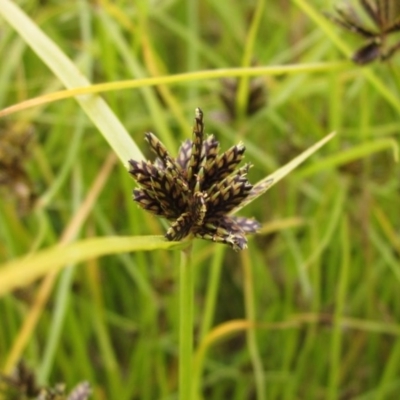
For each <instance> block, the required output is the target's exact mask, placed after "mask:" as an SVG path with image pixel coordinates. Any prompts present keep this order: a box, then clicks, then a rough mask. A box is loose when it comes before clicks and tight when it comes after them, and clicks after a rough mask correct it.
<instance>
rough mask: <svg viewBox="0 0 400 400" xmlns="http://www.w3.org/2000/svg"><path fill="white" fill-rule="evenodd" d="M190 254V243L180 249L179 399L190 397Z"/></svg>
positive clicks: (191, 298)
mask: <svg viewBox="0 0 400 400" xmlns="http://www.w3.org/2000/svg"><path fill="white" fill-rule="evenodd" d="M191 256H192V246H191V245H190V246H189V247H188V248H186V249H184V250H182V251H181V263H180V271H179V282H180V287H179V291H180V293H179V303H180V304H179V324H180V327H179V399H181V400H190V399H191V398H192V397H191V396H192V368H193V297H194V273H193V266H192V265H191Z"/></svg>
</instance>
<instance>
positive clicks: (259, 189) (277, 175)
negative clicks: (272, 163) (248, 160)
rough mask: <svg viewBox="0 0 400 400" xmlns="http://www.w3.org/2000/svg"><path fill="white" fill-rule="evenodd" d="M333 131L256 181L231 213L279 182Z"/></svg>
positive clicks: (330, 137) (320, 145)
mask: <svg viewBox="0 0 400 400" xmlns="http://www.w3.org/2000/svg"><path fill="white" fill-rule="evenodd" d="M335 134H336V133H335V132H332V133H330V134H329V135H327V136H325V137H324V138H323V139H321V140H320V141H319V142H317V143H315V144H314V145H313V146H311V147H310V148H309V149H307V150H306V151H304V152H303V153H301V154H300V155H299V156H297V157H296V158H294V159H293V160H292V161H290V162H289V163H287V164H286V165H284V166H283V167H282V168H279V169H278V170H277V171H275V172H274V173H272V174H270V175H268V176H267V177H266V178H264V179H262V180H261V181H259V182H257V183H256V184H255V185H254V187H253V190H252V193H251V194H250V195H249V196H248V197H247V198H246V200H245V201H244V202H242V203H241V204H240V206H239V207H237V208H235V209H234V210H233V211H232V214H234V213H236V212H237V211H239V210H241V209H242V208H243V207H245V206H247V205H248V204H249V203H251V202H252V201H254V200H255V199H257V198H258V197H260V196H261V195H263V194H264V193H265V192H266V191H267V190H268V189H269V188H271V187H272V186H273V185H275V184H276V183H277V182H279V181H280V180H281V179H282V178H284V177H285V176H286V175H288V174H289V173H290V172H292V171H293V170H294V169H295V168H296V167H297V166H299V165H300V164H301V163H302V162H304V161H305V160H306V159H307V158H308V157H310V156H311V155H312V154H314V153H315V152H316V151H317V150H318V149H319V148H321V147H322V146H323V145H324V144H326V143H327V142H328V141H329V140H331V139H332V138H333V137H334V136H335Z"/></svg>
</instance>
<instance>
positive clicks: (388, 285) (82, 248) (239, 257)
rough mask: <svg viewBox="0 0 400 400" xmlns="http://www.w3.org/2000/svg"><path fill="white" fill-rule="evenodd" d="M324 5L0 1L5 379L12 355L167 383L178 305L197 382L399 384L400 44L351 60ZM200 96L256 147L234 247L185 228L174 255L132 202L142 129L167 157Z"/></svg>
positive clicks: (232, 393)
mask: <svg viewBox="0 0 400 400" xmlns="http://www.w3.org/2000/svg"><path fill="white" fill-rule="evenodd" d="M353 1H357V0H353ZM331 3H332V2H324V1H321V0H312V1H305V0H292V1H289V2H266V1H262V0H259V1H257V2H242V1H232V2H230V3H229V7H227V6H226V4H227V3H226V2H217V1H208V2H197V1H194V0H189V1H187V2H184V1H181V0H172V1H169V0H161V1H158V2H145V1H142V0H140V1H135V2H131V1H124V0H117V1H107V0H101V1H97V2H93V1H89V0H77V1H74V2H64V1H59V0H47V1H43V0H42V1H39V0H22V1H19V2H14V1H11V0H2V2H1V6H0V20H1V25H0V26H1V28H0V29H1V35H0V49H1V53H2V55H3V59H2V63H1V66H0V87H1V90H0V108H1V109H2V110H0V116H1V119H0V134H1V135H2V136H0V155H2V159H0V167H3V169H2V170H1V171H0V177H3V179H2V181H1V182H0V190H1V197H0V295H1V297H0V316H1V317H0V318H1V322H0V367H1V369H2V370H3V372H4V373H5V374H6V375H10V374H11V372H12V369H13V367H14V366H15V365H16V364H17V362H18V360H19V359H24V360H26V362H27V364H28V365H29V366H30V367H31V368H32V370H33V371H34V373H35V376H36V378H37V382H38V385H40V386H45V387H56V386H55V385H56V384H57V383H58V382H62V383H64V384H65V385H66V387H67V388H73V387H75V386H76V384H77V383H78V382H82V381H88V382H90V385H91V387H92V390H93V396H92V397H93V398H95V399H102V398H106V399H122V400H128V399H141V400H147V399H148V400H153V399H164V400H167V399H171V400H172V399H176V398H177V397H178V395H177V393H178V386H179V384H178V382H179V380H181V381H182V376H181V377H180V378H179V371H178V364H179V362H180V361H182V360H179V357H178V354H179V352H181V354H182V351H183V354H184V355H185V357H184V358H185V360H184V362H185V363H186V366H187V364H188V363H190V358H191V354H190V348H191V340H192V339H191V340H189V341H187V342H183V343H182V342H181V343H180V345H181V347H179V345H178V342H179V331H180V328H181V329H182V325H181V322H182V320H183V321H184V327H183V332H188V331H193V334H194V336H193V341H194V363H193V370H192V369H191V368H190V366H187V367H188V370H187V371H186V372H189V373H187V375H190V376H191V378H192V379H193V388H194V394H193V398H194V399H195V398H196V399H200V398H204V399H210V400H219V399H226V398H231V399H247V398H257V399H259V400H263V399H266V398H268V399H272V400H273V399H287V400H291V399H295V398H299V399H345V398H346V399H347V398H358V399H374V400H375V399H392V398H393V399H396V398H397V397H398V394H399V393H400V380H399V378H398V376H399V373H400V370H399V365H400V325H399V323H398V321H399V317H398V316H399V315H400V302H399V301H398V299H399V296H398V293H399V286H400V263H399V257H400V237H399V231H400V225H399V223H400V219H399V217H398V204H399V203H400V198H399V197H400V180H399V176H400V168H399V165H398V164H397V163H396V159H397V158H398V136H399V123H398V120H399V119H398V115H399V112H400V77H399V74H398V67H399V63H400V61H399V60H400V54H399V53H396V54H393V57H392V58H391V59H390V60H387V61H386V62H384V63H383V62H380V61H378V60H376V61H375V62H373V63H371V64H368V66H365V67H360V66H357V65H354V64H353V63H351V62H350V61H349V60H348V58H349V57H350V56H351V54H353V53H354V51H355V50H356V49H359V48H360V46H361V45H362V43H360V39H359V38H357V37H356V36H354V37H353V36H352V35H351V33H343V32H342V31H340V27H337V26H335V25H334V24H332V23H331V21H329V20H328V19H326V18H325V17H324V16H323V14H322V13H320V11H321V10H324V11H327V12H332V7H331V6H332V4H331ZM28 15H29V17H28ZM228 77H229V78H235V77H236V78H237V79H238V81H237V82H236V84H235V83H232V82H230V83H229V85H230V86H229V88H228V89H229V92H228V93H229V94H228V96H227V94H226V93H227V92H226V90H227V89H226V80H225V81H224V80H221V78H225V79H226V78H228ZM255 77H256V79H257V81H254V78H255ZM224 82H225V83H224ZM254 82H256V84H254ZM260 85H261V86H260ZM260 87H261V89H260ZM262 87H263V89H262ZM64 89H67V90H64ZM224 90H225V92H224ZM260 96H261V97H260ZM229 97H232V99H231V101H229ZM71 98H75V99H76V100H77V102H78V103H77V102H76V101H75V100H71ZM248 104H251V107H248ZM196 107H201V108H202V110H203V111H204V113H205V116H206V118H205V122H206V127H205V131H206V133H210V134H211V133H212V134H214V135H215V136H216V137H217V138H218V141H220V142H221V149H229V148H231V147H232V146H233V145H234V144H236V143H238V142H242V143H243V144H244V146H245V147H246V157H245V161H246V162H250V163H252V164H254V167H253V168H252V169H251V170H250V171H249V180H250V181H251V182H258V184H259V185H260V186H259V187H260V188H261V189H260V192H259V193H258V195H260V194H263V196H261V197H258V198H256V197H257V196H254V198H251V199H249V200H254V201H252V202H251V203H250V202H249V203H248V204H247V203H246V204H245V205H246V207H244V208H242V206H240V207H238V208H237V209H236V210H235V211H239V208H240V213H241V215H243V216H245V217H248V218H253V217H254V218H256V219H257V220H258V221H260V222H261V223H262V227H261V233H260V234H258V235H256V236H255V237H253V238H251V239H250V240H249V246H248V247H249V249H248V250H246V251H243V252H240V253H235V252H234V251H232V249H230V248H225V247H223V246H221V245H219V244H215V243H212V242H205V241H200V240H194V242H193V249H192V254H191V259H190V257H188V259H185V257H184V255H185V254H186V255H187V254H188V253H187V252H185V251H181V250H182V249H185V248H187V246H188V245H189V241H184V242H168V241H166V240H165V239H164V238H163V237H162V235H164V234H165V232H166V230H167V226H166V224H164V223H163V222H162V221H161V220H159V219H158V218H157V217H155V216H152V215H150V214H148V213H145V212H144V211H143V210H142V209H140V208H139V207H138V206H137V205H136V204H135V203H134V202H133V201H132V190H133V189H134V185H135V184H134V182H133V180H132V179H131V177H130V176H129V174H128V173H127V170H126V168H127V166H128V160H129V159H134V160H141V159H151V158H152V155H151V154H150V153H149V152H147V146H146V144H145V143H144V141H143V136H144V133H145V132H148V131H153V132H154V133H155V134H156V135H157V136H158V137H159V138H160V140H162V142H163V143H164V144H165V146H166V148H167V149H168V151H169V152H170V154H171V156H172V157H176V156H177V154H178V149H179V147H180V146H181V144H182V142H184V141H185V140H186V139H188V138H190V135H191V126H192V118H193V112H194V110H195V108H196ZM331 131H336V132H337V135H336V136H335V138H334V139H333V140H330V141H329V143H328V144H326V145H325V146H324V147H323V148H322V149H320V150H319V151H318V152H316V153H315V154H314V155H312V157H311V158H310V159H308V160H307V161H306V163H305V164H302V165H301V166H299V164H300V162H303V161H305V159H306V158H308V157H309V156H310V155H311V154H312V153H314V152H315V151H316V150H317V149H318V148H319V147H320V146H322V144H325V143H327V141H328V140H329V139H330V138H331V136H328V137H327V138H326V139H322V138H324V137H326V135H327V133H328V132H331ZM2 132H6V134H3V133H2ZM13 133H15V138H16V140H14V139H12V140H10V139H9V138H10V137H12V135H13ZM27 133H29V135H28V134H27ZM99 133H100V134H99ZM10 135H11V136H10ZM28 136H29V141H28V140H26V141H24V140H22V141H21V140H20V139H21V138H25V137H28ZM5 137H7V141H4V140H3V139H4V138H5ZM104 138H105V139H106V140H104ZM20 142H21V147H20V148H18V143H20ZM315 143H318V145H317V146H316V147H312V146H313V145H314V144H315ZM9 144H12V146H11V147H9ZM10 149H16V151H15V153H12V151H14V150H10ZM142 152H143V154H142ZM393 154H394V156H393ZM299 155H300V156H299ZM5 160H7V163H6V162H5ZM10 160H12V162H10ZM118 160H119V161H120V162H118ZM291 160H293V161H291ZM2 162H3V164H2ZM121 162H122V164H121ZM282 166H283V167H282ZM281 167H282V168H281ZM295 168H296V169H295ZM4 177H6V179H5V178H4ZM15 177H17V178H15ZM283 177H284V178H285V179H283V180H281V179H282V178H283ZM11 178H13V179H11ZM271 178H272V179H273V187H272V188H271V190H269V191H268V192H267V193H264V192H265V190H266V189H267V188H270V187H271V185H270V182H271V181H270V179H271ZM263 185H264V186H263ZM27 199H29V201H27ZM21 204H23V205H24V206H23V207H21V206H20V205H21ZM128 235H129V236H128ZM180 251H181V253H182V255H183V256H182V259H181V262H180V261H179V252H180ZM189 261H190V262H189ZM188 265H189V267H190V270H189V271H188V269H187V268H186V267H187V266H188ZM186 274H188V275H186ZM39 278H40V280H38V279H39ZM179 279H181V280H179ZM185 282H189V283H190V285H192V284H193V285H194V287H187V288H185V287H184V289H185V290H182V286H184V285H185ZM193 296H194V297H193ZM180 299H181V301H179V300H180ZM183 299H186V300H187V301H188V304H185V303H184V301H182V300H183ZM189 303H190V304H189ZM179 304H180V306H181V308H180V307H179ZM191 304H193V306H194V313H193V314H191V315H188V318H182V314H184V313H185V310H186V311H187V310H188V309H189V308H190V305H191ZM181 333H182V330H181ZM188 349H189V350H188ZM187 375H186V376H187ZM184 376H185V375H184ZM180 385H181V387H182V382H180ZM184 390H186V393H188V392H189V391H191V390H192V389H191V388H190V385H188V387H186V388H185V389H184Z"/></svg>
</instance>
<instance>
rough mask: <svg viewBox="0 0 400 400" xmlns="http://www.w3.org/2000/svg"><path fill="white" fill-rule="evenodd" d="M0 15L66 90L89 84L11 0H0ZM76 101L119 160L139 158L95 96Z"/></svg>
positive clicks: (119, 123)
mask: <svg viewBox="0 0 400 400" xmlns="http://www.w3.org/2000/svg"><path fill="white" fill-rule="evenodd" d="M0 15H2V16H3V18H4V19H5V20H6V21H7V22H8V23H9V24H10V25H11V26H12V27H13V28H14V29H15V30H16V31H17V32H18V33H19V34H20V36H21V37H22V38H23V39H24V40H25V42H26V43H27V44H28V45H29V46H30V47H31V48H32V50H33V51H34V52H35V53H36V55H37V56H38V57H39V58H40V59H41V60H42V61H43V62H44V63H45V64H46V65H47V66H48V67H49V68H50V69H51V70H52V71H53V73H54V75H56V76H57V77H58V78H59V79H60V81H61V82H62V83H63V84H64V85H65V87H67V88H68V89H73V88H76V87H82V86H90V82H89V81H88V80H87V79H86V78H85V77H84V76H83V74H82V73H81V72H80V71H79V70H78V69H77V68H76V66H75V65H74V63H73V62H72V61H71V60H70V59H69V58H68V57H67V56H66V55H65V54H64V53H63V52H62V51H61V49H60V48H59V47H58V46H57V45H56V44H55V43H54V42H53V41H52V40H51V39H50V38H49V37H48V36H47V35H45V33H44V32H43V31H42V30H41V29H39V27H38V26H37V25H36V24H35V23H34V22H33V21H32V20H31V19H30V18H29V17H28V16H27V15H26V14H25V13H24V12H23V11H22V10H21V9H20V8H19V7H18V6H17V5H16V4H15V3H14V2H12V1H10V0H2V1H1V7H0ZM76 100H77V101H78V103H79V104H80V105H81V107H82V108H83V110H84V111H85V112H86V114H87V115H88V117H89V118H90V119H91V120H92V122H93V123H94V124H95V125H96V126H97V128H98V129H99V131H100V132H101V133H102V135H103V136H104V138H105V139H106V140H107V141H108V143H109V144H110V146H111V147H112V148H113V150H114V151H115V152H116V154H117V155H118V157H119V158H120V159H121V161H122V162H123V163H124V164H126V162H127V160H129V159H130V158H132V157H133V158H134V159H135V160H141V159H143V158H144V157H143V155H142V153H141V151H140V150H139V148H138V147H137V146H136V144H135V142H134V141H133V140H132V139H131V137H130V136H129V134H128V132H127V131H126V130H125V128H124V127H123V125H122V124H121V122H120V121H119V120H118V118H117V117H116V116H115V114H114V113H113V111H112V110H111V109H110V108H109V107H108V105H107V104H106V102H105V101H104V100H103V99H102V98H101V97H99V96H95V95H91V96H88V95H84V96H79V97H76Z"/></svg>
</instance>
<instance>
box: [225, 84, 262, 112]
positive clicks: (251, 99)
mask: <svg viewBox="0 0 400 400" xmlns="http://www.w3.org/2000/svg"><path fill="white" fill-rule="evenodd" d="M238 82H239V81H238V79H237V78H224V79H222V80H221V84H222V87H221V91H220V93H219V97H220V99H221V101H222V103H223V104H224V106H225V108H226V110H227V112H228V115H229V118H230V119H235V118H236V98H237V91H238ZM266 104H267V88H266V85H265V81H264V79H262V78H252V79H250V82H249V92H248V98H247V110H246V113H247V115H249V116H250V115H253V114H255V113H256V112H257V111H259V110H260V109H262V108H263V107H265V105H266Z"/></svg>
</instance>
